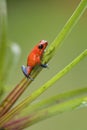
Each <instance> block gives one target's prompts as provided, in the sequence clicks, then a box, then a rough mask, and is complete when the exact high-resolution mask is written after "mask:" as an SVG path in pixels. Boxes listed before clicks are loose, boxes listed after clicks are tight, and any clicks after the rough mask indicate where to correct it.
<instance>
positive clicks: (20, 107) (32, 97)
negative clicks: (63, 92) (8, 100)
mask: <svg viewBox="0 0 87 130" xmlns="http://www.w3.org/2000/svg"><path fill="white" fill-rule="evenodd" d="M85 56H87V49H86V50H85V51H84V52H82V53H81V54H80V55H79V56H78V57H77V58H75V59H74V60H73V61H72V62H71V63H70V64H69V65H67V66H66V67H65V68H64V69H63V70H61V71H60V72H59V73H58V74H56V75H55V76H54V77H53V78H52V79H51V80H49V81H48V82H47V83H45V84H44V85H43V86H42V87H41V88H39V89H38V90H36V91H35V92H33V93H32V94H31V95H30V96H29V97H27V98H26V99H25V100H24V101H22V102H21V103H20V104H18V105H17V106H16V107H14V108H13V109H12V110H11V111H10V112H8V113H6V114H5V115H4V116H3V117H2V118H1V119H0V126H3V125H4V124H5V123H6V122H7V121H9V120H10V119H11V118H12V117H13V116H14V115H15V114H16V113H18V112H20V111H21V110H23V109H24V108H25V107H26V105H29V104H30V103H31V102H32V101H33V100H35V99H36V98H37V97H39V96H40V95H41V94H42V93H43V92H45V91H46V90H47V89H48V88H50V87H51V86H52V85H53V84H54V83H55V82H56V81H57V80H59V79H60V78H61V77H63V76H64V75H65V74H66V73H67V72H69V71H70V70H71V69H72V68H73V67H74V66H75V65H76V64H77V63H78V62H80V61H81V60H82V59H83V58H84V57H85Z"/></svg>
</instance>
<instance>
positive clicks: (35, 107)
mask: <svg viewBox="0 0 87 130" xmlns="http://www.w3.org/2000/svg"><path fill="white" fill-rule="evenodd" d="M84 94H87V87H85V88H81V89H76V90H73V91H69V92H65V93H62V94H57V95H56V96H52V97H50V98H48V99H45V100H42V101H40V102H38V103H35V104H32V105H30V106H28V107H27V108H25V109H24V111H22V115H21V116H25V115H26V114H30V113H33V112H36V111H39V110H41V109H43V108H47V107H50V106H52V105H55V104H60V103H62V102H65V101H66V100H71V99H72V98H76V97H78V96H82V95H84Z"/></svg>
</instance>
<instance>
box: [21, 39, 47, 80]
mask: <svg viewBox="0 0 87 130" xmlns="http://www.w3.org/2000/svg"><path fill="white" fill-rule="evenodd" d="M47 45H48V42H47V41H45V40H41V41H40V42H39V43H38V44H37V45H36V46H35V47H34V48H33V50H32V51H31V52H30V54H29V55H28V58H27V67H25V66H24V65H22V67H21V68H22V71H23V73H24V75H25V76H26V77H27V78H30V79H31V77H30V73H31V71H32V69H33V68H34V67H35V66H36V65H40V66H42V67H44V68H46V67H47V64H42V63H41V58H42V56H43V53H44V50H45V48H46V47H47Z"/></svg>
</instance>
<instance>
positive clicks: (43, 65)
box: [40, 64, 48, 68]
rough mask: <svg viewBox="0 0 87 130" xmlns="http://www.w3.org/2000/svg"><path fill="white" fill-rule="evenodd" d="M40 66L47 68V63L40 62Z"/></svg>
mask: <svg viewBox="0 0 87 130" xmlns="http://www.w3.org/2000/svg"><path fill="white" fill-rule="evenodd" d="M40 66H41V67H43V68H48V64H41V65H40Z"/></svg>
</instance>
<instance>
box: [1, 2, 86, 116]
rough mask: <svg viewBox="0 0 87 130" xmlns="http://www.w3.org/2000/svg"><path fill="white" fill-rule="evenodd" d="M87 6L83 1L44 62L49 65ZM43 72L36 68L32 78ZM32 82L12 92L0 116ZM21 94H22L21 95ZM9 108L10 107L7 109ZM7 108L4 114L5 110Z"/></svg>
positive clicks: (4, 102) (46, 54)
mask: <svg viewBox="0 0 87 130" xmlns="http://www.w3.org/2000/svg"><path fill="white" fill-rule="evenodd" d="M86 5H87V0H82V1H81V2H80V4H79V5H78V7H77V8H76V10H75V11H74V13H73V15H72V16H71V18H70V19H69V20H68V22H67V23H66V24H65V26H64V27H63V29H62V30H61V32H60V33H59V35H58V36H57V37H56V39H55V40H54V41H53V42H52V44H51V45H50V47H49V48H48V50H47V51H46V53H45V54H44V56H43V59H42V62H43V63H47V62H48V61H49V60H50V59H51V58H52V56H53V54H54V52H56V51H57V48H58V47H59V45H60V44H61V42H62V41H63V40H64V39H65V38H66V36H67V35H68V34H69V32H70V31H71V30H72V27H73V25H75V23H76V22H77V21H78V19H79V18H80V17H81V15H82V13H83V12H84V11H85V8H86ZM41 70H42V68H41V67H38V66H37V67H35V68H34V69H33V71H32V74H31V75H32V78H35V77H36V76H37V75H38V74H39V73H40V71H41ZM31 82H32V81H29V80H27V81H26V80H25V82H24V84H23V83H22V85H21V82H20V83H19V85H17V87H15V88H14V90H12V92H11V93H10V94H9V95H8V97H6V99H5V100H4V101H3V102H2V104H1V106H0V114H1V115H3V114H5V113H6V112H7V111H8V110H10V108H11V107H12V106H13V104H14V103H15V102H16V100H17V99H18V98H19V97H20V96H21V94H22V93H23V92H24V91H25V89H26V88H27V87H28V85H30V83H31ZM19 92H20V93H19ZM13 97H15V100H13ZM7 106H8V107H7ZM4 108H5V110H4V112H3V109H4Z"/></svg>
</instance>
